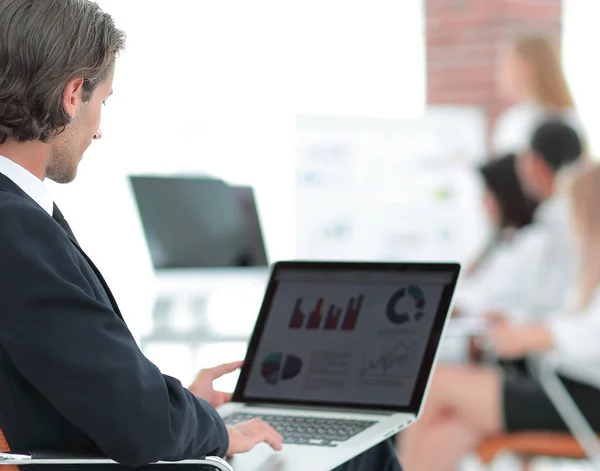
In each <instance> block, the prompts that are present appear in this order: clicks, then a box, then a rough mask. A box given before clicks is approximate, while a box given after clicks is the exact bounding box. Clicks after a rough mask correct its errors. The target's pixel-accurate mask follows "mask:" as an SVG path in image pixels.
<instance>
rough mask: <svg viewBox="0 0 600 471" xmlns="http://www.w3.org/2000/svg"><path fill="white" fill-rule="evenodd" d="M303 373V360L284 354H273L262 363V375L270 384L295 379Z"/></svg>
mask: <svg viewBox="0 0 600 471" xmlns="http://www.w3.org/2000/svg"><path fill="white" fill-rule="evenodd" d="M301 371H302V360H301V359H300V358H298V357H297V356H294V355H286V354H284V353H282V352H276V353H271V354H269V355H267V356H266V357H265V359H264V360H263V362H262V370H261V374H262V377H263V378H264V379H265V381H266V382H267V383H269V384H277V383H279V382H280V381H287V380H290V379H293V378H295V377H296V376H298V375H299V374H300V372H301Z"/></svg>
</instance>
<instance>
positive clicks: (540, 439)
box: [476, 356, 600, 471]
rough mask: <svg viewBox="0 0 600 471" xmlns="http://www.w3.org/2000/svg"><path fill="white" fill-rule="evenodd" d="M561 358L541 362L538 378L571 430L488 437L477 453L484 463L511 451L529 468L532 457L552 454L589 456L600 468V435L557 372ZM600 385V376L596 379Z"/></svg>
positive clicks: (550, 455) (575, 457)
mask: <svg viewBox="0 0 600 471" xmlns="http://www.w3.org/2000/svg"><path fill="white" fill-rule="evenodd" d="M559 369H560V359H559V358H558V357H555V356H548V357H546V358H543V359H541V362H540V364H539V380H540V384H541V385H542V387H543V388H544V390H545V392H546V394H547V395H548V397H549V398H550V400H551V401H552V403H553V404H554V407H556V410H557V411H558V413H559V414H560V415H561V417H562V419H563V420H564V421H565V423H566V424H567V427H568V428H569V431H570V432H571V433H545V432H539V433H538V432H530V433H515V434H506V435H500V436H497V437H492V438H489V439H488V440H485V441H484V442H483V443H482V444H480V446H479V447H478V449H477V451H476V454H477V456H478V457H479V460H480V462H481V464H482V465H483V466H485V467H490V466H491V464H492V462H493V461H494V459H495V458H496V456H498V455H499V454H501V453H510V454H512V455H514V456H516V457H518V458H519V459H520V460H521V463H522V466H523V468H522V469H523V470H524V471H526V470H529V469H530V464H531V460H532V458H535V457H551V458H565V459H588V460H589V461H590V463H591V464H592V465H593V467H594V469H596V470H599V471H600V436H599V435H597V434H596V432H595V431H594V430H593V429H592V427H591V426H590V425H589V423H588V422H587V420H586V419H585V417H584V416H583V414H582V413H581V411H580V410H579V408H578V407H577V404H575V401H574V400H573V398H572V397H571V395H570V394H569V392H568V391H567V389H566V388H565V386H564V384H563V382H562V381H561V380H560V378H559V376H558V371H559ZM593 385H594V386H596V387H600V378H598V381H594V384H593Z"/></svg>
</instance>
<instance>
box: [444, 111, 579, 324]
mask: <svg viewBox="0 0 600 471" xmlns="http://www.w3.org/2000/svg"><path fill="white" fill-rule="evenodd" d="M581 154H582V145H581V141H580V139H579V136H578V134H577V132H576V131H575V130H573V129H572V128H571V127H570V126H568V125H567V124H565V123H564V122H563V121H562V120H558V119H552V120H549V121H546V122H544V123H542V124H541V125H540V126H539V127H538V128H537V129H536V130H535V131H534V134H533V138H532V139H531V142H530V145H529V149H528V150H527V151H524V152H521V153H520V154H519V155H518V157H517V158H516V160H515V161H516V170H517V174H518V176H519V180H520V181H521V184H522V186H523V190H524V192H525V194H526V195H527V196H529V197H530V198H532V199H534V200H537V201H540V204H539V205H538V207H537V208H536V210H535V213H534V217H533V222H532V223H531V224H529V225H528V226H526V227H524V228H523V229H521V231H520V232H519V234H518V236H517V237H516V238H515V239H514V240H513V243H512V244H511V247H510V250H511V253H510V257H505V258H504V260H503V261H502V267H501V269H500V268H499V269H498V272H497V273H496V274H494V275H493V278H492V279H491V280H490V281H489V282H484V281H481V282H480V283H479V286H478V287H477V289H468V284H467V285H466V286H465V292H464V294H461V295H459V297H458V298H457V305H456V307H457V309H458V310H459V311H461V313H462V314H465V315H482V314H486V313H490V312H501V313H502V314H503V315H504V316H506V317H507V318H510V319H511V320H513V321H519V322H524V321H530V320H537V319H539V318H541V317H544V316H546V315H547V314H548V312H552V311H553V310H554V309H555V308H556V306H561V305H563V302H564V299H565V296H566V295H567V291H568V287H569V286H570V284H571V281H572V279H573V277H574V274H575V272H576V255H575V248H574V243H573V239H572V236H571V232H570V230H569V205H568V202H567V200H566V198H565V197H564V195H563V193H562V192H561V191H560V184H559V182H560V180H561V177H562V174H563V173H564V170H565V169H567V168H569V167H571V166H572V165H574V164H576V163H578V162H579V161H580V159H581ZM488 276H490V277H492V275H491V274H488Z"/></svg>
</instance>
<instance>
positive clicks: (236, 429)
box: [227, 419, 283, 456]
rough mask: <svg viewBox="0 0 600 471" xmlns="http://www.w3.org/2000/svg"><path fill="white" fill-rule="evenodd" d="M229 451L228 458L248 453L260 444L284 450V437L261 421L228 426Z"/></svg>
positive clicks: (253, 420) (254, 420)
mask: <svg viewBox="0 0 600 471" xmlns="http://www.w3.org/2000/svg"><path fill="white" fill-rule="evenodd" d="M227 433H228V434H229V449H228V450H227V456H232V455H235V454H238V453H246V452H247V451H250V450H252V448H254V447H255V446H256V445H258V444H259V443H263V442H265V443H267V444H269V445H270V446H271V448H273V449H274V450H275V451H280V450H281V449H282V448H283V445H282V443H283V437H282V436H281V434H280V433H279V432H277V430H275V429H274V428H272V427H271V426H269V425H267V424H266V423H265V422H263V421H262V420H260V419H252V420H250V421H248V422H243V423H241V424H238V425H233V426H228V427H227Z"/></svg>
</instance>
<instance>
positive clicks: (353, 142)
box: [296, 107, 487, 261]
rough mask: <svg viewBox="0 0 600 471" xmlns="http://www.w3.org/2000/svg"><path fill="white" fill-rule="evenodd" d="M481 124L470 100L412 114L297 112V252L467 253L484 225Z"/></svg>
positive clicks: (454, 256) (424, 256)
mask: <svg viewBox="0 0 600 471" xmlns="http://www.w3.org/2000/svg"><path fill="white" fill-rule="evenodd" d="M485 129H486V120H485V117H484V114H483V113H482V112H481V110H479V109H477V108H473V107H429V108H428V109H427V111H426V113H425V114H424V115H423V116H422V117H421V118H418V119H412V120H401V119H361V118H343V117H341V118H340V117H319V116H302V117H298V118H297V127H296V133H297V149H296V154H297V185H296V186H297V195H296V215H297V216H296V217H297V221H296V222H297V224H296V227H297V233H296V235H297V247H296V256H297V257H299V258H306V259H340V258H343V259H367V260H459V261H465V260H468V259H469V257H470V256H472V255H473V254H474V253H476V252H477V250H478V247H480V246H481V244H482V243H483V239H484V238H485V236H486V230H487V227H486V225H485V217H484V213H483V210H482V207H481V204H480V201H481V198H480V195H481V191H482V189H481V184H480V182H479V180H478V178H477V176H476V173H475V172H474V170H473V169H474V167H475V165H476V164H477V163H478V162H480V161H481V159H482V158H484V156H485V151H486V148H485V135H486V133H485ZM458 221H460V223H458Z"/></svg>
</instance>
